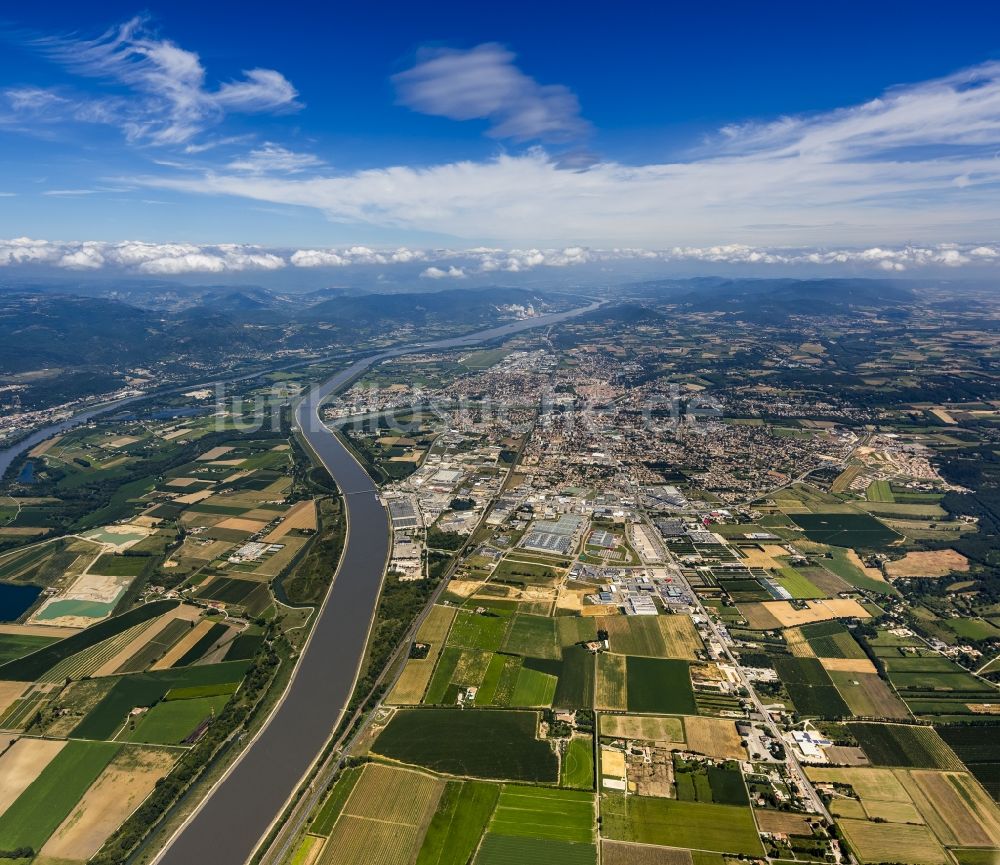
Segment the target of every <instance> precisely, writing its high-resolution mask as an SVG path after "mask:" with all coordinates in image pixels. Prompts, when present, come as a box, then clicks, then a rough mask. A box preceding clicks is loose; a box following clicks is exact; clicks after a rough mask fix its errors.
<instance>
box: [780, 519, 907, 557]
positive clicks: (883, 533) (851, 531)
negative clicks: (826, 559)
mask: <svg viewBox="0 0 1000 865" xmlns="http://www.w3.org/2000/svg"><path fill="white" fill-rule="evenodd" d="M789 516H790V517H791V518H792V521H793V522H794V523H795V524H796V525H797V526H798V527H799V528H801V529H802V531H803V532H804V533H805V536H806V537H807V538H808V539H809V540H811V541H815V542H817V543H820V544H829V545H830V546H834V547H849V548H851V549H874V550H883V549H887V548H889V547H890V546H891V545H892V544H893V543H895V542H896V541H898V540H899V539H900V536H899V534H897V533H896V532H894V531H893V530H892V529H890V528H889V527H888V526H886V525H885V524H884V523H882V522H880V521H879V520H877V519H875V517H872V516H869V515H868V514H862V513H858V512H857V511H853V512H847V513H804V514H789Z"/></svg>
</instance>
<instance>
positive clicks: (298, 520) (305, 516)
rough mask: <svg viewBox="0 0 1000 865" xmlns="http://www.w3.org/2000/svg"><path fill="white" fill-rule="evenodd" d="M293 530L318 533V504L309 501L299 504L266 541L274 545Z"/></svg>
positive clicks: (286, 515) (287, 514)
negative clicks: (306, 530)
mask: <svg viewBox="0 0 1000 865" xmlns="http://www.w3.org/2000/svg"><path fill="white" fill-rule="evenodd" d="M293 529H310V530H312V531H316V502H314V501H313V500H312V499H309V500H308V501H305V502H299V503H298V504H297V505H295V506H293V507H292V508H291V510H289V511H288V512H287V513H286V514H285V518H284V519H283V520H282V521H281V522H280V523H278V525H277V526H276V527H275V529H274V531H272V532H270V533H268V535H267V537H265V538H264V541H265V542H266V543H269V544H273V543H275V542H276V541H280V540H281V539H282V538H283V537H284V536H285V535H287V534H288V533H289V532H290V531H292V530H293Z"/></svg>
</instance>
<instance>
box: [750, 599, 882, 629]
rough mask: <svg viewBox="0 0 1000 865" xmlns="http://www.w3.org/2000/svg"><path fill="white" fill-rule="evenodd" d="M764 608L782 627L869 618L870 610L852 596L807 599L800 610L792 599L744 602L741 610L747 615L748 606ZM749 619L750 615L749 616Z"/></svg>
mask: <svg viewBox="0 0 1000 865" xmlns="http://www.w3.org/2000/svg"><path fill="white" fill-rule="evenodd" d="M750 607H753V608H762V609H763V611H764V612H765V614H766V615H768V616H770V617H771V618H773V619H775V620H776V621H777V622H778V624H779V625H780V627H783V628H789V627H792V626H794V625H808V624H810V623H811V622H825V621H828V620H829V619H851V618H855V619H869V618H871V616H870V615H869V613H868V611H867V610H866V609H865V608H864V607H862V606H861V604H859V603H858V602H857V601H855V600H852V599H850V598H829V599H826V600H821V601H805V609H801V610H798V609H796V608H795V607H794V606H792V604H791V602H790V601H762V602H759V603H753V604H743V605H741V606H740V611H741V612H743V613H744V615H746V611H747V608H750ZM747 618H748V619H749V618H750V617H749V616H747Z"/></svg>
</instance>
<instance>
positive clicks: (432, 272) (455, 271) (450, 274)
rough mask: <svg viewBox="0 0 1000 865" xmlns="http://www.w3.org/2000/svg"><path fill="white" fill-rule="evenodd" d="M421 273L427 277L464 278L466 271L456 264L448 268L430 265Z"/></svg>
mask: <svg viewBox="0 0 1000 865" xmlns="http://www.w3.org/2000/svg"><path fill="white" fill-rule="evenodd" d="M420 275H421V276H422V277H424V278H425V279H464V278H465V271H464V270H462V268H460V267H455V266H454V265H453V266H451V267H449V268H448V269H447V270H444V269H442V268H440V267H428V268H427V269H426V270H424V271H422V272H421V274H420Z"/></svg>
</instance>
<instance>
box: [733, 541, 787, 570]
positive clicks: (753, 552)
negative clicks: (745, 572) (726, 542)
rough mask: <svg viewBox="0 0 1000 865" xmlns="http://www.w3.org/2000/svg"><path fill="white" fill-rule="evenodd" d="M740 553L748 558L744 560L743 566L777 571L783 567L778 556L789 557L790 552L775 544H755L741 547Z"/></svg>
mask: <svg viewBox="0 0 1000 865" xmlns="http://www.w3.org/2000/svg"><path fill="white" fill-rule="evenodd" d="M740 552H742V553H743V555H744V556H745V557H746V558H744V559H743V562H742V564H744V565H746V566H747V567H748V568H773V569H777V568H780V567H782V564H781V562H779V561H777V558H778V556H787V555H788V550H786V549H785V548H784V547H778V546H775V545H773V544H764V545H758V544H754V545H753V546H750V547H740Z"/></svg>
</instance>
